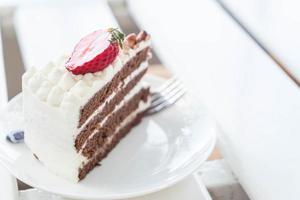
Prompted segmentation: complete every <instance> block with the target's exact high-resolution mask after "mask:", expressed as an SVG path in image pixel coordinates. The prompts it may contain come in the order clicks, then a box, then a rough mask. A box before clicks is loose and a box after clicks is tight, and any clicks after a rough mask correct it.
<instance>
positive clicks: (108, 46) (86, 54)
mask: <svg viewBox="0 0 300 200" xmlns="http://www.w3.org/2000/svg"><path fill="white" fill-rule="evenodd" d="M123 41H124V34H123V33H121V32H120V31H119V30H118V29H114V28H109V29H107V30H97V31H94V32H93V33H90V34H89V35H87V36H85V37H84V38H82V39H81V40H80V41H79V42H78V44H77V45H76V46H75V48H74V51H73V53H72V55H71V57H70V58H69V59H68V61H67V62H66V65H65V66H66V68H67V69H68V70H69V71H70V72H72V73H73V74H75V75H78V74H86V73H94V72H98V71H101V70H103V69H104V68H106V67H107V66H108V65H109V64H111V63H112V62H113V61H114V60H115V58H116V57H117V55H118V53H119V47H121V48H123Z"/></svg>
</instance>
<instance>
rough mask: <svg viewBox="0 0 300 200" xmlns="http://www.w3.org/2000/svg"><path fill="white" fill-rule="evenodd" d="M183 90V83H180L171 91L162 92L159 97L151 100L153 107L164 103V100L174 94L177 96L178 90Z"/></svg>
mask: <svg viewBox="0 0 300 200" xmlns="http://www.w3.org/2000/svg"><path fill="white" fill-rule="evenodd" d="M181 90H183V85H182V84H181V85H179V86H177V87H174V88H173V89H172V90H171V91H169V92H168V93H166V94H162V95H160V96H159V97H157V98H155V99H152V100H151V107H154V106H157V105H159V104H161V103H163V102H164V101H167V100H168V99H170V98H172V97H173V96H175V95H176V94H177V93H178V92H180V91H181Z"/></svg>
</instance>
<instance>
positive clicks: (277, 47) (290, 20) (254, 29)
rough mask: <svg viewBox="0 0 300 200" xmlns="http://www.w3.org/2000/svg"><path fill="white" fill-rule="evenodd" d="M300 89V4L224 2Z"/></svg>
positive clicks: (291, 2)
mask: <svg viewBox="0 0 300 200" xmlns="http://www.w3.org/2000/svg"><path fill="white" fill-rule="evenodd" d="M220 1H221V2H223V4H224V5H225V6H226V7H228V9H229V10H230V11H231V12H232V13H233V14H234V15H235V16H236V17H237V18H238V19H239V20H240V21H241V22H242V23H243V24H244V25H245V26H246V27H247V28H248V29H249V30H250V31H251V33H252V34H253V35H254V37H256V38H257V39H258V40H259V42H261V43H262V45H263V46H264V47H265V48H266V49H267V50H268V51H269V52H270V54H271V55H272V56H273V57H274V58H275V59H276V60H277V61H278V62H280V63H281V64H282V67H284V68H285V69H286V70H287V71H288V72H289V73H290V75H291V76H292V77H293V78H294V79H296V80H297V81H298V84H299V85H300V67H299V65H300V57H299V47H300V39H299V35H300V26H299V24H300V13H299V9H300V3H299V1H293V0H286V1H281V0H274V1H261V0H252V1H245V0H242V1H235V0H220Z"/></svg>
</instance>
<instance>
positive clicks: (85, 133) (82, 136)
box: [75, 69, 147, 151]
mask: <svg viewBox="0 0 300 200" xmlns="http://www.w3.org/2000/svg"><path fill="white" fill-rule="evenodd" d="M146 72H147V69H145V70H143V71H142V72H140V73H139V74H138V75H137V76H136V77H134V78H133V79H132V80H131V81H130V82H129V83H128V84H127V85H126V86H125V87H124V88H122V89H121V90H120V91H119V92H118V93H117V94H116V95H115V96H114V98H113V99H111V100H110V101H109V102H107V103H106V105H105V106H104V107H103V110H102V111H101V112H100V113H98V114H97V115H96V116H95V117H94V118H93V119H92V120H91V121H90V122H89V123H88V124H87V125H86V126H85V128H84V129H83V130H82V131H81V132H80V133H79V134H78V136H77V137H76V139H75V147H76V149H77V151H79V150H80V149H81V147H82V145H83V144H84V142H85V141H86V140H87V138H88V137H89V135H90V134H91V133H92V132H93V131H94V129H95V128H96V127H97V124H99V123H100V122H101V121H102V120H103V119H104V118H105V117H106V116H107V115H108V114H109V113H111V112H112V111H113V110H114V109H115V107H116V106H117V105H118V104H119V103H120V102H121V101H122V100H123V98H124V97H125V96H126V94H128V93H129V92H130V90H132V88H133V87H134V86H135V85H136V84H137V83H138V82H139V81H140V80H141V78H142V77H143V76H144V74H145V73H146Z"/></svg>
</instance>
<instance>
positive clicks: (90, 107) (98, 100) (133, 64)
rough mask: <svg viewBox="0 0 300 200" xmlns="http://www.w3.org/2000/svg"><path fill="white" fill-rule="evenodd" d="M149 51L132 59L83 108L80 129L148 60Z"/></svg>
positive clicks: (140, 53) (147, 49) (146, 49)
mask: <svg viewBox="0 0 300 200" xmlns="http://www.w3.org/2000/svg"><path fill="white" fill-rule="evenodd" d="M148 51H149V48H145V49H144V50H142V51H140V52H139V53H137V54H136V55H135V56H134V57H133V58H131V59H130V60H129V61H128V62H127V63H126V64H125V65H124V66H123V67H122V69H121V70H120V71H119V72H118V73H117V74H116V75H115V76H114V77H113V79H112V80H111V81H110V82H108V83H107V84H106V85H105V86H104V87H103V88H102V89H100V90H99V91H98V92H97V93H96V94H95V95H94V96H93V97H92V98H91V99H90V100H89V102H88V103H87V104H86V105H85V106H83V108H82V109H81V110H80V119H79V124H78V128H80V127H81V126H82V125H83V124H84V122H85V121H86V120H87V119H88V117H89V116H90V115H91V114H92V113H93V112H94V111H95V110H96V109H97V108H98V107H99V106H100V105H101V104H102V103H103V102H104V101H105V99H106V98H107V97H108V96H109V95H110V94H112V92H113V91H114V90H115V88H116V87H117V86H118V85H119V83H120V82H122V81H124V79H125V78H126V77H127V76H128V75H130V74H131V73H132V72H133V71H134V70H135V69H137V68H138V67H139V65H140V64H141V63H142V62H143V61H145V60H146V59H147V56H148Z"/></svg>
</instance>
